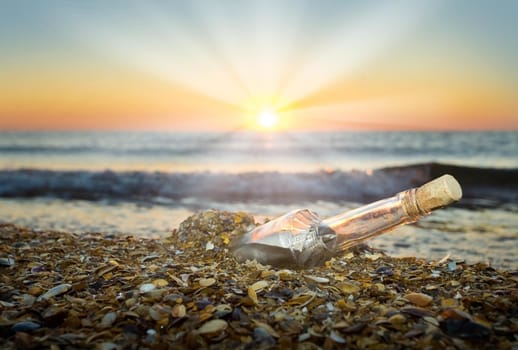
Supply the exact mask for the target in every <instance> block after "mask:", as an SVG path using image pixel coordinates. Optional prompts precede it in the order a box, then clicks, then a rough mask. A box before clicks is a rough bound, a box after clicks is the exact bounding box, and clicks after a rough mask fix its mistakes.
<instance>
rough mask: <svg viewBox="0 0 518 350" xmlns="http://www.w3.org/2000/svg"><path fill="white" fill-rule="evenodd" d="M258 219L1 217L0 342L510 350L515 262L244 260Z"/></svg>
mask: <svg viewBox="0 0 518 350" xmlns="http://www.w3.org/2000/svg"><path fill="white" fill-rule="evenodd" d="M251 225H254V219H253V217H251V216H249V215H247V214H245V213H242V212H224V211H216V210H210V211H203V212H200V213H198V214H196V215H193V216H191V217H189V218H188V219H187V220H186V221H184V222H183V223H182V224H181V225H180V226H179V227H178V228H177V229H175V230H173V232H172V233H171V235H170V236H168V237H165V238H161V239H149V238H141V237H140V238H139V237H136V236H126V235H107V234H102V233H84V234H72V233H65V232H53V231H41V230H39V231H38V230H31V229H26V228H22V227H17V226H13V225H9V224H4V225H2V226H1V227H0V236H1V237H2V240H1V245H0V259H1V260H0V263H1V266H0V272H1V274H0V276H1V277H0V278H1V280H0V310H1V314H0V335H1V338H0V346H1V347H2V348H13V349H14V348H19V349H32V348H51V349H75V348H92V349H137V348H150V349H151V348H153V349H168V348H178V349H181V348H212V349H216V348H221V349H227V348H236V349H256V348H261V349H270V348H272V349H275V348H279V349H319V348H322V349H333V348H344V347H346V348H350V349H385V348H392V349H407V348H428V349H444V348H449V349H473V348H475V349H490V348H491V349H512V348H516V347H517V346H518V338H517V336H518V272H517V271H505V270H499V269H495V268H492V267H491V266H489V265H487V264H484V263H478V264H467V263H465V262H464V261H462V260H458V259H457V260H452V259H449V258H448V257H445V258H444V259H441V260H433V261H432V260H424V259H418V258H393V257H390V256H387V255H385V254H384V253H383V252H382V251H379V250H374V249H371V248H369V247H368V246H364V245H363V246H360V247H357V248H355V249H353V250H351V251H348V252H346V253H344V254H343V255H341V256H336V257H335V258H332V259H331V260H329V261H327V262H326V263H325V265H324V266H320V267H317V268H313V269H310V270H291V269H280V268H274V267H271V266H263V265H260V264H258V263H256V262H254V261H249V262H247V263H243V264H240V263H238V262H236V261H235V259H234V258H233V257H232V255H231V253H230V251H229V249H228V248H229V244H230V242H231V241H232V240H233V239H235V238H236V237H237V236H239V235H240V234H242V233H243V232H244V231H245V230H247V229H249V228H250V227H251Z"/></svg>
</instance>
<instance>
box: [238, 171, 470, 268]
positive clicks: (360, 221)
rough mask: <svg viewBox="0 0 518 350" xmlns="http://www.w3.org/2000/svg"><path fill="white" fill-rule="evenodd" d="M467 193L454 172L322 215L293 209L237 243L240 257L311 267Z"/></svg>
mask: <svg viewBox="0 0 518 350" xmlns="http://www.w3.org/2000/svg"><path fill="white" fill-rule="evenodd" d="M461 197H462V189H461V187H460V185H459V183H458V182H457V180H455V178H454V177H453V176H451V175H443V176H441V177H439V178H437V179H435V180H432V181H430V182H428V183H426V184H424V185H422V186H421V187H418V188H412V189H409V190H406V191H403V192H400V193H398V194H396V195H395V196H393V197H390V198H386V199H382V200H380V201H377V202H374V203H371V204H368V205H365V206H362V207H360V208H357V209H354V210H351V211H347V212H345V213H342V214H339V215H336V216H333V217H330V218H327V219H321V218H320V217H319V216H318V215H317V214H316V213H314V212H313V211H311V210H309V209H299V210H294V211H291V212H289V213H287V214H285V215H283V216H280V217H279V218H277V219H275V220H272V221H269V222H267V223H265V224H263V225H261V226H258V227H256V228H255V229H253V230H252V231H250V232H248V233H246V234H245V235H244V236H243V237H241V238H240V239H238V240H237V241H235V242H234V243H233V245H232V248H231V249H232V252H233V254H234V256H235V257H236V259H237V260H238V261H242V262H244V261H246V260H253V259H255V260H257V261H258V262H260V263H262V264H265V265H272V266H275V267H293V268H310V267H313V266H316V265H320V264H322V263H323V262H325V261H326V260H329V259H330V258H331V257H333V256H334V255H336V254H338V253H340V252H342V251H344V250H347V249H348V248H350V247H352V246H354V245H356V244H359V243H361V242H363V241H365V240H367V239H370V238H373V237H376V236H379V235H381V234H383V233H386V232H389V231H391V230H393V229H395V228H397V227H399V226H401V225H405V224H409V223H413V222H416V221H417V220H419V219H420V218H422V217H424V216H426V215H428V214H430V213H431V212H432V211H433V210H435V209H437V208H441V207H444V206H447V205H449V204H451V203H453V202H455V201H458V200H459V199H460V198H461Z"/></svg>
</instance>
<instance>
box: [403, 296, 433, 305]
mask: <svg viewBox="0 0 518 350" xmlns="http://www.w3.org/2000/svg"><path fill="white" fill-rule="evenodd" d="M405 299H407V300H408V301H409V302H411V303H412V304H414V305H417V306H426V305H428V304H430V303H431V302H432V300H433V298H432V297H431V296H429V295H427V294H424V293H409V294H407V295H405Z"/></svg>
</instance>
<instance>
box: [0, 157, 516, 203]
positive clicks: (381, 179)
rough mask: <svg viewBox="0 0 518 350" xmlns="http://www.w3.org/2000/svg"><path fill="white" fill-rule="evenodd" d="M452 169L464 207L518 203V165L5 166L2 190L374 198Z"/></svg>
mask: <svg viewBox="0 0 518 350" xmlns="http://www.w3.org/2000/svg"><path fill="white" fill-rule="evenodd" d="M446 173H448V174H452V175H453V176H455V177H456V178H457V179H458V180H459V182H460V183H461V185H462V187H463V192H464V198H463V199H462V200H461V201H460V202H459V204H458V205H459V206H463V207H495V206H501V205H507V204H509V203H510V204H518V169H491V168H477V167H466V166H456V165H451V164H441V163H423V164H414V165H405V166H396V167H387V168H381V169H376V170H373V171H368V172H366V171H358V170H352V171H341V170H334V171H318V172H312V173H283V172H245V173H238V174H233V173H212V172H192V173H166V172H143V171H132V172H114V171H110V170H106V171H51V170H35V169H19V170H0V197H6V198H31V197H51V198H61V199H81V200H93V201H95V200H120V201H144V202H150V203H154V202H160V203H165V202H170V203H174V201H175V200H179V199H185V198H198V199H201V200H203V199H207V200H217V201H240V202H243V201H265V202H270V203H290V202H297V201H315V200H328V201H351V202H358V203H366V202H370V201H374V200H377V199H380V198H384V197H387V196H390V195H393V194H394V193H396V192H399V191H402V190H404V189H407V188H411V187H416V186H419V185H421V184H423V183H425V182H427V181H429V180H431V179H433V178H435V177H438V176H441V175H443V174H446Z"/></svg>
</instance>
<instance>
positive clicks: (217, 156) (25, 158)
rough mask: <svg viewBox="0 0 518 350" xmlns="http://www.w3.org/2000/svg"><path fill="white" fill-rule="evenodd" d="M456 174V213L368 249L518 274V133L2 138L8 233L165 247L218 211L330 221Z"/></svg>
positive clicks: (0, 167) (0, 211) (0, 170)
mask: <svg viewBox="0 0 518 350" xmlns="http://www.w3.org/2000/svg"><path fill="white" fill-rule="evenodd" d="M443 173H452V174H453V175H454V176H456V177H457V179H458V180H459V182H460V183H461V185H462V186H463V189H464V198H463V199H462V200H461V201H460V202H459V203H458V204H457V205H455V206H454V207H451V208H448V209H446V210H442V211H439V212H436V213H433V215H431V216H430V217H428V218H426V219H424V220H422V221H420V222H419V223H417V224H414V225H409V226H407V227H403V228H400V229H398V230H396V231H394V232H393V233H390V234H387V235H383V236H381V237H378V238H376V239H374V240H372V241H371V245H373V246H376V247H380V248H382V249H384V250H386V251H387V252H388V253H389V254H392V255H396V256H408V255H411V256H418V257H423V258H430V259H432V258H433V259H439V258H442V257H443V256H445V255H446V254H451V255H452V256H453V257H455V258H459V259H466V260H468V261H469V262H476V261H485V262H490V263H491V264H493V265H494V266H497V267H504V268H512V269H517V268H518V257H516V254H515V253H516V252H517V251H518V215H517V214H518V132H329V133H283V132H276V133H266V132H227V133H175V132H169V133H154V132H129V133H128V132H113V133H112V132H2V133H0V222H4V223H7V222H9V223H15V224H18V225H24V226H28V227H32V228H36V229H42V230H45V229H53V230H65V231H73V232H85V231H98V232H106V233H129V234H136V235H146V236H163V235H167V234H169V233H170V231H171V229H172V228H174V227H177V226H178V224H179V223H180V222H181V221H182V220H184V219H185V218H186V217H187V216H189V215H190V214H192V213H194V212H197V211H199V210H204V209H208V208H217V209H222V210H242V211H246V212H249V213H252V214H254V215H256V217H257V220H258V221H262V220H264V219H265V218H271V217H274V216H277V215H281V214H283V213H285V212H288V211H290V210H292V209H295V208H301V207H307V208H310V209H312V210H314V211H316V212H317V213H318V214H320V215H321V216H323V217H326V216H331V215H335V214H337V213H340V212H343V211H345V210H347V209H353V208H356V207H358V206H360V205H362V204H365V203H368V202H371V201H375V200H377V199H381V198H384V197H388V196H391V195H393V194H394V193H396V192H398V191H401V190H404V189H407V188H410V187H415V186H418V185H420V184H422V183H424V182H426V181H428V180H430V179H431V178H433V177H437V176H440V175H442V174H443Z"/></svg>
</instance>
